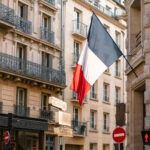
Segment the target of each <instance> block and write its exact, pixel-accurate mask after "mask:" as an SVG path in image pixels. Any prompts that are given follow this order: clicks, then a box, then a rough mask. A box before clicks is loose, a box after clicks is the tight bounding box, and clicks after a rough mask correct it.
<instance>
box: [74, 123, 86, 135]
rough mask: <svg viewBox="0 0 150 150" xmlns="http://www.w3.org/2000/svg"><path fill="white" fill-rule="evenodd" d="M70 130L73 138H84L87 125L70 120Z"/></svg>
mask: <svg viewBox="0 0 150 150" xmlns="http://www.w3.org/2000/svg"><path fill="white" fill-rule="evenodd" d="M72 128H73V134H74V136H81V137H84V136H86V135H87V123H85V122H79V121H78V120H72Z"/></svg>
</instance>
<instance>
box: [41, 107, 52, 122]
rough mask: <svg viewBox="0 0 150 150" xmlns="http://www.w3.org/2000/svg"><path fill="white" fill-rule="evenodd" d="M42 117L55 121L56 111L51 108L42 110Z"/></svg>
mask: <svg viewBox="0 0 150 150" xmlns="http://www.w3.org/2000/svg"><path fill="white" fill-rule="evenodd" d="M40 118H42V119H47V120H49V121H54V112H53V111H51V110H43V109H41V110H40Z"/></svg>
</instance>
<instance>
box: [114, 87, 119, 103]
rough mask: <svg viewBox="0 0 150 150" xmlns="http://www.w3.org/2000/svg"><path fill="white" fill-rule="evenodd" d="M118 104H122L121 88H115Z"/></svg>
mask: <svg viewBox="0 0 150 150" xmlns="http://www.w3.org/2000/svg"><path fill="white" fill-rule="evenodd" d="M115 96H116V104H118V103H119V102H120V88H119V87H115Z"/></svg>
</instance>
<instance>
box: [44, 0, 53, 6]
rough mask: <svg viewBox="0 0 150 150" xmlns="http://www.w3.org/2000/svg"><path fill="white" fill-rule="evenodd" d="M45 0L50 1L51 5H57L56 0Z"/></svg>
mask: <svg viewBox="0 0 150 150" xmlns="http://www.w3.org/2000/svg"><path fill="white" fill-rule="evenodd" d="M45 1H46V2H48V3H50V4H51V5H53V6H55V0H45Z"/></svg>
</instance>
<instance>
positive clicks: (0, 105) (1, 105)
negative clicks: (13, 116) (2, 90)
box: [0, 102, 3, 113]
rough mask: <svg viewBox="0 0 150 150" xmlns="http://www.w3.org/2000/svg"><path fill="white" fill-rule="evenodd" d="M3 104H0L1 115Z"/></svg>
mask: <svg viewBox="0 0 150 150" xmlns="http://www.w3.org/2000/svg"><path fill="white" fill-rule="evenodd" d="M2 107H3V102H0V113H2Z"/></svg>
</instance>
